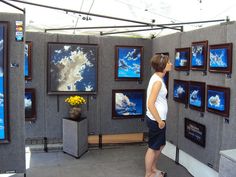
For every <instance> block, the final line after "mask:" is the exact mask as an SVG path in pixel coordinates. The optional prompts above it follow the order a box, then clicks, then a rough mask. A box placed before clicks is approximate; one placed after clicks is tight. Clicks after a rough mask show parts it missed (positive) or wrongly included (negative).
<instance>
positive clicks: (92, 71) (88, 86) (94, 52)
mask: <svg viewBox="0 0 236 177" xmlns="http://www.w3.org/2000/svg"><path fill="white" fill-rule="evenodd" d="M97 57H98V46H97V45H95V44H78V43H56V42H49V43H48V77H47V81H48V84H47V90H48V94H57V95H59V94H64V95H65V94H70V95H71V94H87V95H88V94H96V92H97Z"/></svg>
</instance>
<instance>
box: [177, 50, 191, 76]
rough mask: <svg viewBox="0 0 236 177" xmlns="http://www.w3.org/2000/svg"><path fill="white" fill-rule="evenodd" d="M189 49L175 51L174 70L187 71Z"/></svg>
mask: <svg viewBox="0 0 236 177" xmlns="http://www.w3.org/2000/svg"><path fill="white" fill-rule="evenodd" d="M189 60H190V48H177V49H175V70H177V71H189V62H190V61H189Z"/></svg>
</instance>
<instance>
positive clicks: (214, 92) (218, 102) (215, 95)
mask: <svg viewBox="0 0 236 177" xmlns="http://www.w3.org/2000/svg"><path fill="white" fill-rule="evenodd" d="M229 108H230V88H227V87H219V86H213V85H207V111H208V112H212V113H214V114H219V115H221V116H224V117H229Z"/></svg>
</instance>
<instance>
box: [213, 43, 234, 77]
mask: <svg viewBox="0 0 236 177" xmlns="http://www.w3.org/2000/svg"><path fill="white" fill-rule="evenodd" d="M232 47H233V44H232V43H226V44H217V45H210V46H209V60H210V61H209V71H210V72H215V73H226V74H231V72H232Z"/></svg>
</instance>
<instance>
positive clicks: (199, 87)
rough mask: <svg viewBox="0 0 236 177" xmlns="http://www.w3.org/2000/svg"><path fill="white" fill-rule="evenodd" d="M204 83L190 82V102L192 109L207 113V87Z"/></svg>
mask: <svg viewBox="0 0 236 177" xmlns="http://www.w3.org/2000/svg"><path fill="white" fill-rule="evenodd" d="M205 85H206V84H205V83H204V82H195V81H190V82H189V91H188V93H189V96H188V102H189V107H190V108H191V109H195V110H197V111H201V112H204V111H205V87H206V86H205Z"/></svg>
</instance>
